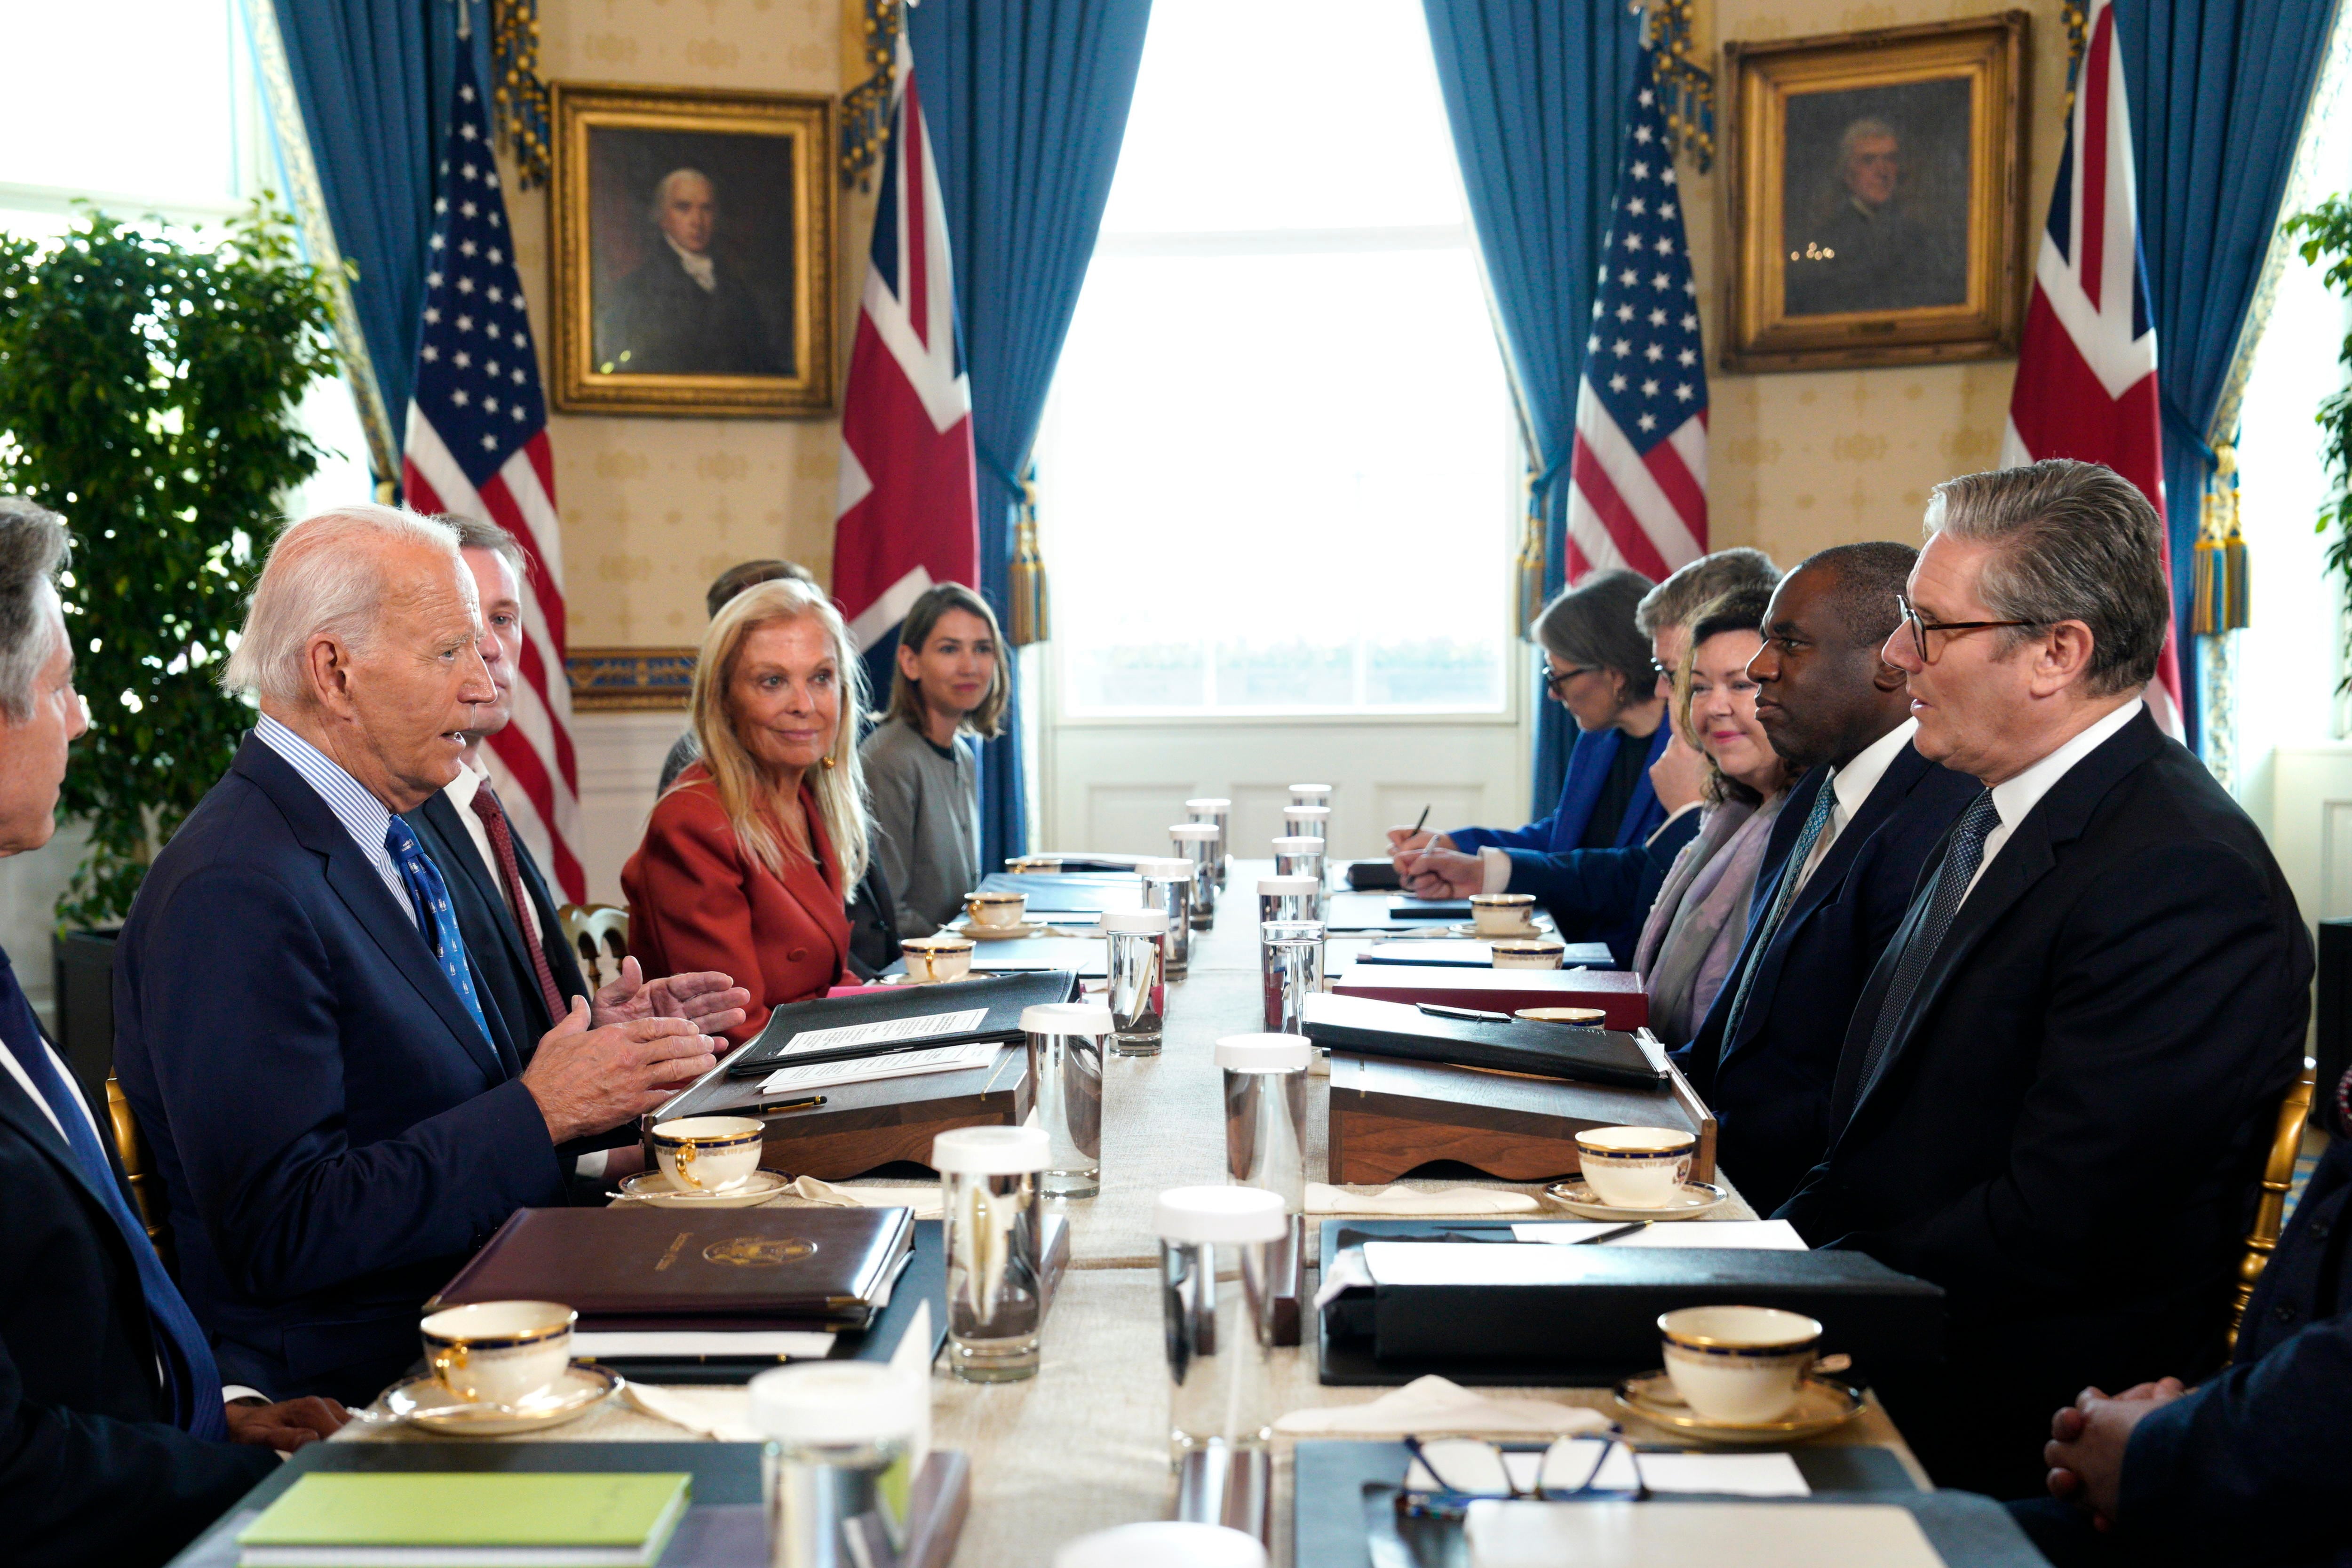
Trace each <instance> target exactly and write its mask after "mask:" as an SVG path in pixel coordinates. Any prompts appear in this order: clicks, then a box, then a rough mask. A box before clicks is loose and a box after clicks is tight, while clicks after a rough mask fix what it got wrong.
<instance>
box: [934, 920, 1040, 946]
mask: <svg viewBox="0 0 2352 1568" xmlns="http://www.w3.org/2000/svg"><path fill="white" fill-rule="evenodd" d="M951 929H952V930H953V931H954V932H955V934H956V935H958V936H968V937H970V938H971V940H972V941H974V942H1019V941H1021V940H1022V939H1023V938H1024V937H1033V936H1049V935H1051V934H1052V933H1053V931H1054V928H1053V927H1052V926H1049V925H1047V924H1046V923H1045V921H1022V922H1021V923H1020V924H1019V925H1017V926H984V925H982V924H981V923H980V922H979V921H973V920H961V921H957V922H956V923H955V925H954V926H953V927H952V928H951Z"/></svg>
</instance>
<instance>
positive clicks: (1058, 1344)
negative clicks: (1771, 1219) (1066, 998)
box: [337, 861, 1926, 1568]
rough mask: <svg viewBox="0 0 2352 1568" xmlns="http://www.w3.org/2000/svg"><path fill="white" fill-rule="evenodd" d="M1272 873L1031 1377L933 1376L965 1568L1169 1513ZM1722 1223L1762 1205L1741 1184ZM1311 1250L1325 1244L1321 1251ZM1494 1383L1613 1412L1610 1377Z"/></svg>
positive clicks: (1119, 1146)
mask: <svg viewBox="0 0 2352 1568" xmlns="http://www.w3.org/2000/svg"><path fill="white" fill-rule="evenodd" d="M1265 874H1267V868H1266V864H1265V862H1253V861H1236V862H1234V867H1233V868H1232V871H1231V874H1230V886H1229V889H1228V892H1227V896H1226V898H1225V899H1224V900H1223V901H1222V902H1221V903H1220V906H1219V910H1218V920H1217V923H1216V927H1215V929H1214V930H1213V931H1202V932H1195V933H1193V938H1192V967H1191V972H1190V973H1189V974H1188V975H1187V977H1186V978H1185V979H1184V980H1182V981H1180V982H1178V983H1176V984H1171V986H1170V987H1169V988H1168V1011H1167V1032H1166V1037H1165V1043H1164V1047H1163V1049H1162V1052H1161V1054H1160V1056H1158V1057H1156V1058H1110V1059H1109V1060H1108V1062H1107V1063H1106V1068H1105V1073H1104V1080H1105V1081H1104V1089H1103V1099H1104V1108H1103V1189H1102V1193H1101V1194H1100V1195H1099V1196H1097V1197H1094V1198H1088V1199H1082V1200H1077V1201H1059V1200H1056V1201H1055V1207H1056V1208H1057V1209H1058V1210H1060V1211H1061V1212H1063V1213H1064V1214H1066V1215H1067V1216H1068V1218H1069V1222H1070V1226H1071V1267H1070V1270H1069V1273H1068V1274H1067V1275H1066V1277H1065V1279H1064V1281H1063V1284H1062V1287H1061V1289H1060V1292H1059V1294H1058V1295H1057V1296H1056V1298H1055V1302H1054V1307H1053V1310H1052V1312H1051V1314H1050V1315H1049V1316H1048V1318H1047V1320H1046V1322H1045V1342H1044V1353H1043V1358H1042V1363H1043V1364H1042V1366H1041V1369H1040V1371H1039V1373H1038V1375H1037V1376H1036V1377H1035V1378H1034V1379H1033V1380H1031V1381H1029V1382H1026V1383H1019V1384H1001V1385H996V1386H986V1387H983V1386H979V1385H973V1384H962V1383H959V1382H957V1381H955V1380H954V1379H953V1378H951V1377H950V1376H948V1375H947V1374H946V1373H944V1372H943V1371H942V1372H940V1373H935V1374H934V1378H933V1383H932V1393H933V1400H932V1404H933V1411H934V1431H933V1441H934V1442H935V1443H936V1444H938V1445H939V1446H940V1447H950V1448H959V1449H961V1450H962V1451H963V1452H964V1453H966V1454H967V1455H969V1456H970V1458H971V1479H972V1497H971V1503H972V1506H971V1515H970V1518H969V1519H968V1521H966V1523H965V1526H964V1532H963V1538H962V1544H961V1548H960V1550H959V1551H958V1552H957V1554H956V1559H955V1561H956V1563H958V1564H959V1565H960V1568H1032V1565H1034V1564H1040V1563H1045V1562H1046V1561H1047V1560H1048V1559H1049V1558H1050V1556H1051V1554H1052V1550H1053V1548H1054V1547H1055V1545H1057V1544H1058V1543H1059V1542H1063V1541H1066V1540H1067V1539H1069V1538H1070V1537H1072V1536H1076V1535H1081V1534H1084V1533H1086V1532H1087V1531H1091V1530H1099V1529H1102V1528H1105V1527H1107V1526H1109V1525H1113V1524H1118V1523H1123V1522H1126V1521H1130V1520H1139V1519H1161V1518H1166V1517H1168V1516H1169V1515H1170V1514H1171V1512H1172V1510H1173V1504H1174V1500H1175V1478H1174V1474H1173V1472H1172V1470H1171V1468H1170V1465H1169V1459H1168V1449H1167V1415H1168V1411H1167V1403H1168V1379H1167V1371H1166V1360H1165V1352H1164V1349H1163V1346H1162V1340H1161V1331H1160V1300H1159V1287H1158V1269H1159V1247H1158V1243H1157V1242H1156V1240H1155V1239H1154V1238H1153V1237H1152V1235H1151V1230H1150V1216H1151V1202H1152V1199H1153V1197H1154V1195H1155V1194H1158V1193H1160V1191H1161V1190H1163V1189H1164V1188H1168V1187H1173V1186H1183V1185H1191V1184H1215V1183H1221V1182H1223V1180H1224V1124H1223V1080H1222V1078H1221V1076H1220V1074H1219V1073H1218V1070H1217V1068H1215V1066H1214V1065H1213V1062H1212V1061H1211V1059H1210V1051H1211V1047H1213V1044H1214V1042H1215V1041H1216V1039H1217V1038H1218V1037H1220V1036H1223V1035H1233V1034H1244V1033H1255V1032H1257V1031H1258V1030H1259V1029H1260V1028H1261V1027H1262V1025H1261V1022H1260V1018H1259V1006H1260V1003H1259V998H1258V979H1257V941H1256V898H1255V885H1256V881H1257V879H1258V877H1259V876H1261V875H1265ZM1360 946H1361V942H1360V941H1356V940H1351V939H1345V938H1336V939H1334V940H1333V941H1332V943H1331V952H1330V959H1331V968H1332V969H1333V970H1334V971H1336V970H1337V969H1339V967H1340V966H1341V965H1342V964H1343V963H1345V961H1346V960H1347V958H1348V957H1349V955H1350V954H1351V953H1352V952H1354V951H1356V950H1357V949H1359V948H1360ZM1326 1081H1327V1080H1325V1079H1320V1078H1318V1079H1312V1080H1311V1083H1312V1086H1313V1090H1312V1092H1311V1093H1310V1094H1309V1096H1308V1103H1309V1110H1308V1121H1309V1147H1308V1150H1307V1159H1308V1173H1309V1175H1310V1177H1312V1176H1315V1175H1318V1174H1319V1173H1320V1172H1321V1169H1322V1148H1323V1136H1324V1123H1325V1117H1324V1110H1325V1100H1326V1089H1325V1084H1326ZM1731 1175H1732V1176H1733V1177H1734V1178H1736V1176H1737V1173H1736V1172H1735V1173H1731ZM909 1185H912V1184H909ZM1412 1185H1415V1186H1422V1187H1432V1188H1434V1187H1441V1186H1451V1185H1459V1184H1458V1183H1438V1182H1415V1183H1413V1184H1412ZM1481 1185H1487V1186H1495V1187H1506V1186H1507V1184H1502V1183H1482V1184H1481ZM1511 1190H1516V1191H1523V1192H1531V1191H1533V1190H1534V1189H1533V1188H1531V1187H1518V1188H1513V1189H1511ZM1530 1217H1541V1216H1530ZM1719 1217H1721V1218H1727V1219H1746V1218H1752V1217H1754V1214H1753V1211H1752V1210H1750V1209H1749V1208H1748V1206H1747V1205H1746V1204H1745V1203H1744V1202H1741V1201H1739V1200H1738V1197H1737V1194H1735V1195H1734V1201H1733V1202H1732V1203H1729V1204H1727V1205H1725V1206H1724V1211H1723V1212H1722V1213H1721V1214H1720V1215H1719ZM1696 1223H1705V1222H1696ZM1309 1256H1310V1258H1311V1257H1313V1256H1315V1253H1314V1249H1313V1247H1310V1248H1309ZM1310 1289H1311V1285H1310ZM1275 1376H1276V1404H1277V1407H1278V1408H1279V1409H1281V1410H1283V1411H1290V1410H1297V1409H1306V1408H1310V1407H1317V1406H1327V1405H1357V1404H1361V1403H1364V1402H1365V1401H1368V1400H1370V1399H1374V1398H1377V1397H1379V1396H1380V1395H1381V1394H1383V1393H1386V1392H1387V1390H1385V1389H1380V1388H1327V1387H1324V1386H1323V1385H1321V1384H1318V1383H1317V1381H1316V1372H1315V1357H1314V1352H1313V1350H1312V1348H1311V1347H1309V1348H1304V1349H1297V1350H1283V1351H1277V1352H1276V1354H1275ZM668 1392H670V1393H672V1394H674V1395H676V1396H677V1397H678V1398H680V1399H681V1400H683V1401H685V1402H687V1403H688V1404H690V1405H692V1406H693V1407H694V1408H696V1409H697V1410H698V1411H701V1412H703V1413H706V1414H707V1415H709V1417H710V1418H712V1419H714V1420H716V1421H722V1422H727V1423H730V1424H740V1422H741V1421H742V1419H743V1418H744V1415H745V1411H746V1401H745V1398H744V1394H743V1391H742V1390H741V1389H740V1388H734V1389H709V1388H704V1389H678V1390H671V1391H668ZM1493 1392H1496V1393H1508V1394H1517V1395H1521V1396H1532V1397H1538V1398H1550V1399H1557V1400H1559V1401H1560V1402H1562V1403H1563V1404H1569V1405H1589V1406H1591V1407H1594V1408H1599V1409H1611V1408H1612V1405H1611V1399H1610V1394H1609V1391H1608V1390H1607V1389H1564V1388H1554V1389H1515V1390H1496V1391H1493ZM1612 1414H1614V1412H1613V1410H1612ZM1628 1427H1629V1429H1630V1430H1634V1431H1636V1433H1637V1435H1641V1436H1650V1437H1653V1438H1656V1439H1659V1440H1662V1441H1664V1440H1671V1434H1668V1433H1665V1432H1663V1431H1655V1430H1648V1431H1645V1430H1643V1428H1642V1424H1641V1423H1639V1422H1638V1421H1629V1422H1628ZM417 1436H422V1435H421V1434H420V1435H416V1436H406V1435H404V1434H403V1433H401V1431H400V1430H399V1429H397V1428H395V1429H394V1430H393V1431H392V1432H390V1433H380V1432H375V1431H367V1432H362V1430H361V1429H360V1428H359V1427H357V1426H352V1427H347V1428H345V1430H344V1433H343V1434H342V1436H341V1437H339V1438H338V1439H337V1440H338V1441H362V1442H365V1441H375V1442H401V1441H414V1440H417ZM547 1436H548V1437H549V1438H551V1439H552V1438H562V1439H566V1440H576V1441H583V1442H595V1441H673V1440H676V1439H677V1437H678V1436H680V1430H679V1428H678V1427H677V1426H671V1425H668V1424H667V1423H665V1422H663V1421H660V1420H657V1419H656V1418H655V1417H653V1416H651V1415H646V1414H644V1413H642V1412H640V1411H638V1410H635V1409H634V1408H631V1407H629V1406H626V1405H622V1404H619V1403H615V1404H614V1405H608V1406H606V1407H604V1408H603V1409H600V1410H598V1411H596V1412H594V1413H593V1414H592V1415H588V1416H585V1417H583V1418H582V1419H581V1420H578V1421H575V1422H573V1423H572V1424H570V1425H569V1426H562V1427H559V1428H557V1429H556V1430H555V1431H553V1432H551V1433H549V1434H548V1435H547ZM1815 1441H1817V1442H1823V1443H1870V1444H1879V1445H1883V1446H1885V1447H1889V1448H1891V1449H1893V1450H1894V1451H1895V1453H1896V1454H1897V1456H1898V1457H1899V1458H1901V1459H1902V1461H1903V1462H1904V1464H1905V1465H1906V1467H1907V1468H1909V1469H1910V1470H1911V1473H1912V1474H1913V1476H1914V1477H1915V1478H1916V1479H1918V1480H1919V1481H1920V1483H1921V1484H1922V1485H1923V1486H1924V1485H1925V1484H1926V1477H1925V1474H1924V1472H1922V1471H1921V1470H1920V1469H1919V1468H1918V1466H1917V1464H1916V1460H1914V1459H1913V1458H1912V1457H1911V1454H1910V1452H1909V1450H1908V1449H1907V1448H1906V1447H1904V1446H1903V1443H1902V1439H1901V1437H1900V1436H1899V1435H1898V1434H1897V1433H1896V1431H1895V1426H1894V1425H1893V1423H1892V1422H1891V1421H1889V1420H1888V1419H1887V1417H1886V1415H1885V1412H1884V1411H1883V1410H1881V1409H1880V1408H1879V1407H1878V1405H1876V1403H1875V1402H1874V1401H1873V1402H1872V1403H1871V1404H1870V1405H1869V1406H1868V1408H1867V1409H1865V1410H1864V1413H1863V1414H1862V1415H1860V1416H1859V1417H1857V1418H1856V1419H1855V1420H1854V1421H1853V1422H1851V1423H1849V1424H1848V1425H1847V1426H1844V1427H1843V1428H1842V1429H1840V1430H1839V1431H1838V1432H1836V1433H1833V1434H1831V1435H1829V1436H1824V1437H1822V1438H1817V1439H1815ZM1288 1447H1289V1444H1288V1441H1287V1440H1286V1439H1283V1438H1279V1437H1277V1439H1276V1507H1275V1512H1276V1517H1275V1531H1274V1534H1275V1542H1274V1552H1275V1561H1276V1563H1277V1564H1282V1563H1288V1562H1289V1556H1290V1542H1289V1536H1290V1494H1289V1487H1288V1452H1287V1450H1288Z"/></svg>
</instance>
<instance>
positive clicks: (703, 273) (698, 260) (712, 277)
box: [662, 234, 719, 290]
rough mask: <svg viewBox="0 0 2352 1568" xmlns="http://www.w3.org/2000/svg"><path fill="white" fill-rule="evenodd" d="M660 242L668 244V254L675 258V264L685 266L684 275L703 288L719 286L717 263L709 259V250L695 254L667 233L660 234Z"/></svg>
mask: <svg viewBox="0 0 2352 1568" xmlns="http://www.w3.org/2000/svg"><path fill="white" fill-rule="evenodd" d="M662 243H663V244H665V245H667V246H668V247H669V248H670V254H671V255H673V256H675V257H677V264H678V265H679V266H680V267H683V268H686V275H687V276H688V278H691V279H694V280H695V281H696V282H697V283H699V284H700V285H702V287H703V289H705V290H709V289H716V288H718V287H719V271H718V264H717V263H716V262H714V261H713V260H712V259H711V258H710V253H709V252H708V251H705V252H704V253H703V254H701V255H700V256H697V255H696V254H695V253H694V252H692V251H691V250H688V248H687V247H684V246H682V245H680V244H679V243H678V242H677V241H676V240H674V239H672V238H670V237H669V236H668V235H667V234H665V235H663V236H662Z"/></svg>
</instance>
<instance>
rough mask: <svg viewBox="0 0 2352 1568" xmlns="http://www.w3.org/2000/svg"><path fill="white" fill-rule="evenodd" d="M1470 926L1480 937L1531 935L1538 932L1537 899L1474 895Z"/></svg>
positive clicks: (1515, 895)
mask: <svg viewBox="0 0 2352 1568" xmlns="http://www.w3.org/2000/svg"><path fill="white" fill-rule="evenodd" d="M1470 923H1471V926H1472V927H1473V928H1474V929H1475V931H1477V933H1478V934H1479V935H1480V936H1531V935H1533V934H1534V932H1535V929H1536V896H1535V895H1534V894H1533V893H1473V894H1471V895H1470Z"/></svg>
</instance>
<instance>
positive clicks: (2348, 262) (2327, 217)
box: [2286, 195, 2352, 687]
mask: <svg viewBox="0 0 2352 1568" xmlns="http://www.w3.org/2000/svg"><path fill="white" fill-rule="evenodd" d="M2286 232H2287V233H2289V234H2302V235H2304V236H2305V239H2304V241H2303V245H2302V247H2301V249H2302V251H2303V259H2304V260H2305V262H2306V263H2309V264H2312V265H2317V264H2318V263H2319V262H2320V261H2321V260H2323V259H2325V260H2326V263H2327V273H2326V284H2327V287H2328V288H2329V289H2331V290H2332V291H2334V292H2336V293H2337V294H2352V198H2347V197H2345V196H2341V195H2335V196H2330V197H2328V198H2327V199H2326V201H2324V202H2322V203H2320V204H2319V205H2317V206H2315V207H2314V208H2313V209H2312V210H2311V211H2309V212H2307V213H2297V214H2295V216H2293V217H2291V218H2289V219H2287V220H2286ZM2336 357H2337V359H2338V360H2339V361H2341V362H2342V363H2344V364H2346V365H2352V336H2347V338H2346V339H2345V340H2344V342H2343V346H2342V348H2341V349H2340V350H2339V351H2338V353H2337V355H2336ZM2313 417H2314V419H2315V421H2316V422H2317V424H2318V426H2319V427H2320V429H2321V430H2322V431H2323V432H2325V435H2324V437H2323V438H2322V446H2321V450H2322V453H2323V455H2324V456H2325V457H2326V462H2327V484H2328V495H2327V499H2326V500H2325V501H2323V502H2321V503H2320V508H2319V521H2318V524H2317V527H2318V531H2320V532H2322V533H2325V534H2326V535H2328V540H2327V569H2328V571H2329V572H2330V573H2332V574H2334V575H2335V577H2336V584H2337V586H2338V588H2339V590H2342V591H2345V592H2347V593H2352V384H2347V385H2345V386H2343V387H2340V388H2338V389H2337V390H2336V391H2335V392H2332V393H2330V394H2328V395H2327V396H2326V397H2324V398H2322V399H2321V400H2320V404H2319V407H2318V410H2317V412H2316V413H2315V415H2314V416H2313ZM2345 636H2346V638H2347V645H2346V650H2345V651H2346V652H2347V654H2352V622H2347V623H2346V632H2345ZM2347 668H2352V666H2348V667H2347ZM2340 685H2341V686H2343V687H2352V674H2347V675H2346V677H2345V679H2344V680H2343V681H2342V682H2341V683H2340Z"/></svg>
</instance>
